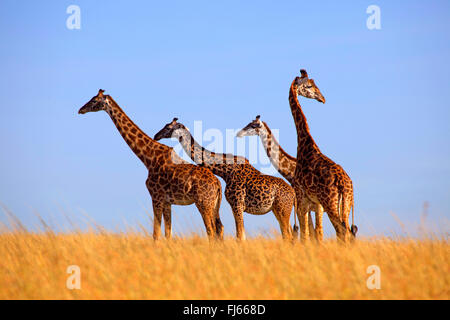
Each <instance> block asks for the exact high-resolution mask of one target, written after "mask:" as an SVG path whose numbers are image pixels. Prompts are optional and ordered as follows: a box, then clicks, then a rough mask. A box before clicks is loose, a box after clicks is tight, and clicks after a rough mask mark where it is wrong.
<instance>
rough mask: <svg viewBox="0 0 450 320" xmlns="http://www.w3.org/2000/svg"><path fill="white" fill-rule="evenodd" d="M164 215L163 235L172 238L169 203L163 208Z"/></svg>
mask: <svg viewBox="0 0 450 320" xmlns="http://www.w3.org/2000/svg"><path fill="white" fill-rule="evenodd" d="M163 216H164V235H165V236H166V239H171V238H172V207H171V205H170V204H166V205H165V206H164V210H163Z"/></svg>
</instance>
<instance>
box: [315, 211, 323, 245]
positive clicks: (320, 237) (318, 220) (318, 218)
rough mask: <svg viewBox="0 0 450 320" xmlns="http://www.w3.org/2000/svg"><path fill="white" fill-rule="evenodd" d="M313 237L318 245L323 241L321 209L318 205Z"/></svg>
mask: <svg viewBox="0 0 450 320" xmlns="http://www.w3.org/2000/svg"><path fill="white" fill-rule="evenodd" d="M315 237H316V240H317V242H318V243H321V242H322V241H323V207H322V206H321V205H320V204H318V205H317V209H316V229H315Z"/></svg>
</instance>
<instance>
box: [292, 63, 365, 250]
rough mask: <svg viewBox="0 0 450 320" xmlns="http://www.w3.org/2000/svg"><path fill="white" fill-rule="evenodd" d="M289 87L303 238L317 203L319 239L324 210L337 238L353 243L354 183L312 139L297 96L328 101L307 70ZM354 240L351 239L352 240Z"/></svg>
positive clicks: (355, 230)
mask: <svg viewBox="0 0 450 320" xmlns="http://www.w3.org/2000/svg"><path fill="white" fill-rule="evenodd" d="M300 73H301V77H296V78H295V79H294V80H293V81H292V84H291V86H290V88H289V105H290V108H291V113H292V116H293V118H294V122H295V127H296V130H297V166H296V169H295V174H294V182H293V186H294V190H295V192H296V196H297V203H298V210H299V212H298V213H297V215H298V216H299V221H300V238H301V239H302V240H306V239H307V238H308V236H309V234H308V233H309V230H308V228H306V226H307V225H308V215H307V212H308V210H309V208H310V202H313V203H315V204H316V207H317V211H316V236H317V238H318V239H319V240H320V241H321V240H322V238H323V226H322V216H323V212H324V211H325V212H326V213H327V214H328V217H329V219H330V221H331V223H332V224H333V227H334V229H335V230H336V235H337V238H338V239H339V240H341V241H343V242H346V241H348V240H353V239H354V238H355V236H356V232H357V231H358V228H357V226H356V225H355V224H354V222H353V219H354V218H353V215H352V225H351V227H350V226H349V223H348V218H349V215H350V210H352V212H353V210H354V200H353V184H352V180H351V179H350V177H349V176H348V175H347V173H346V172H345V171H344V169H343V168H342V167H341V166H340V165H338V164H336V163H335V162H333V161H332V160H331V159H330V158H328V157H327V156H325V155H324V154H323V153H322V152H321V151H320V149H319V147H318V146H317V144H316V143H315V141H314V139H313V138H312V136H311V134H310V132H309V127H308V123H307V121H306V117H305V115H304V114H303V111H302V108H301V106H300V103H299V101H298V97H297V96H303V97H306V98H310V99H316V100H317V101H319V102H322V103H325V98H324V97H323V95H322V93H321V92H320V90H319V88H318V87H317V86H316V84H315V83H314V80H313V79H309V78H308V73H307V72H306V70H304V69H302V70H300ZM350 237H351V238H350Z"/></svg>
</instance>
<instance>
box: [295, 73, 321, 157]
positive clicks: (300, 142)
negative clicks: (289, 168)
mask: <svg viewBox="0 0 450 320" xmlns="http://www.w3.org/2000/svg"><path fill="white" fill-rule="evenodd" d="M289 105H290V107H291V112H292V117H293V118H294V122H295V127H296V129H297V163H299V162H302V161H304V160H307V159H306V158H307V156H308V155H312V154H314V153H320V150H319V147H318V146H317V145H316V143H315V142H314V139H313V137H312V136H311V134H310V133H309V127H308V122H307V121H306V117H305V115H304V114H303V111H302V108H301V106H300V102H298V98H297V85H296V83H295V80H294V81H293V82H292V84H291V88H290V90H289Z"/></svg>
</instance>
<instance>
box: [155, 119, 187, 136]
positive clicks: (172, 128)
mask: <svg viewBox="0 0 450 320" xmlns="http://www.w3.org/2000/svg"><path fill="white" fill-rule="evenodd" d="M177 121H178V118H173V120H172V121H171V122H169V123H168V124H166V125H165V126H164V128H162V129H161V130H159V131H158V133H157V134H155V137H154V138H153V139H154V140H156V141H158V140H161V139H170V138H172V137H174V138H175V137H176V135H177V130H178V129H185V130H187V129H186V127H185V126H184V125H183V124H181V123H178V122H177Z"/></svg>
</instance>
